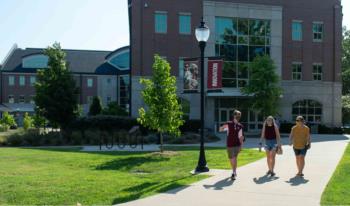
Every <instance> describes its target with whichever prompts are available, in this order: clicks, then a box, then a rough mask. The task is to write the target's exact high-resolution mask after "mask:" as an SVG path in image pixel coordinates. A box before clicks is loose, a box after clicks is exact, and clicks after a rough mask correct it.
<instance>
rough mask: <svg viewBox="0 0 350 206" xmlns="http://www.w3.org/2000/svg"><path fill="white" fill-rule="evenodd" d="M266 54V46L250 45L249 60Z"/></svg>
mask: <svg viewBox="0 0 350 206" xmlns="http://www.w3.org/2000/svg"><path fill="white" fill-rule="evenodd" d="M264 54H265V47H261V46H250V47H249V60H250V61H253V60H254V58H255V57H256V56H258V55H264Z"/></svg>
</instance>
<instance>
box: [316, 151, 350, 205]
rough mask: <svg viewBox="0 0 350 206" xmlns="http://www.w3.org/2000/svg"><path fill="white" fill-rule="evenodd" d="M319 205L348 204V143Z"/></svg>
mask: <svg viewBox="0 0 350 206" xmlns="http://www.w3.org/2000/svg"><path fill="white" fill-rule="evenodd" d="M321 205H350V144H349V145H348V147H347V148H346V150H345V153H344V155H343V158H342V160H341V161H340V162H339V164H338V167H337V169H336V171H335V172H334V174H333V176H332V178H331V180H330V181H329V183H328V184H327V187H326V189H325V191H324V192H323V194H322V199H321Z"/></svg>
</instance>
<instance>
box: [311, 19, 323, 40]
mask: <svg viewBox="0 0 350 206" xmlns="http://www.w3.org/2000/svg"><path fill="white" fill-rule="evenodd" d="M312 32H313V39H314V41H316V42H321V41H323V23H321V22H314V23H313V25H312Z"/></svg>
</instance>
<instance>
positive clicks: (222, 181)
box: [203, 178, 233, 190]
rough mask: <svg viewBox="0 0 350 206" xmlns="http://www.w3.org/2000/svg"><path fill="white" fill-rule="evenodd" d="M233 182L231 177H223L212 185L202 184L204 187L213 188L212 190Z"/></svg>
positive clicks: (220, 188)
mask: <svg viewBox="0 0 350 206" xmlns="http://www.w3.org/2000/svg"><path fill="white" fill-rule="evenodd" d="M232 184H233V181H232V180H231V178H225V179H223V180H220V181H218V182H216V183H215V184H213V185H203V187H204V188H205V189H214V190H222V189H224V187H229V186H231V185H232Z"/></svg>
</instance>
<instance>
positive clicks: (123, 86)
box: [118, 75, 130, 110]
mask: <svg viewBox="0 0 350 206" xmlns="http://www.w3.org/2000/svg"><path fill="white" fill-rule="evenodd" d="M129 86H130V76H129V75H122V76H119V94H118V103H119V106H121V107H123V108H125V109H126V110H128V109H129V98H130V97H129Z"/></svg>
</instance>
